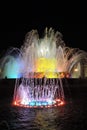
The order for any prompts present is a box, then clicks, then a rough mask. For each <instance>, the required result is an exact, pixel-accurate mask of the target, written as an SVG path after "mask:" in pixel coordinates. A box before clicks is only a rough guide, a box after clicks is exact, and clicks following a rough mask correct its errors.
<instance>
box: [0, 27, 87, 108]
mask: <svg viewBox="0 0 87 130" xmlns="http://www.w3.org/2000/svg"><path fill="white" fill-rule="evenodd" d="M83 59H84V60H85V61H87V53H86V52H84V51H82V50H79V49H77V48H75V49H72V48H69V47H66V46H65V43H64V41H63V40H62V34H61V33H59V32H56V33H55V32H54V30H53V29H52V28H50V29H49V30H47V28H46V30H45V35H44V37H43V38H42V39H40V38H39V35H38V32H37V30H32V31H31V32H29V33H27V35H26V37H25V42H24V45H23V46H22V47H21V49H18V48H12V49H11V50H10V51H8V54H7V55H6V56H5V57H4V58H2V59H1V65H0V66H1V74H0V75H1V77H2V78H4V77H5V76H7V78H11V77H13V78H17V79H16V84H15V90H14V102H15V105H28V106H41V105H42V106H45V105H53V104H55V105H57V101H61V102H60V103H61V104H62V103H63V102H62V101H63V100H64V92H63V86H62V82H61V80H60V78H64V77H67V74H71V73H72V70H73V68H74V66H75V65H76V64H77V63H80V61H81V60H83ZM79 68H80V67H79ZM43 77H45V78H44V80H42V79H43ZM18 78H21V79H18ZM48 79H49V80H48ZM38 80H39V81H38ZM48 81H49V82H48ZM38 82H39V83H38ZM58 104H59V102H58Z"/></svg>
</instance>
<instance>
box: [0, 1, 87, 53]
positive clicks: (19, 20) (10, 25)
mask: <svg viewBox="0 0 87 130" xmlns="http://www.w3.org/2000/svg"><path fill="white" fill-rule="evenodd" d="M71 5H72V4H71ZM10 7H11V8H9V7H7V8H6V9H5V12H3V10H1V12H0V13H1V15H0V18H1V21H0V52H1V53H0V54H3V52H5V51H6V50H7V49H8V48H10V47H18V48H20V47H21V45H22V44H23V42H24V38H25V34H26V33H27V32H29V31H31V30H32V29H37V30H38V33H39V35H40V36H42V35H43V31H44V29H45V28H46V27H48V28H50V27H52V28H53V29H54V30H55V31H59V32H61V33H62V35H63V40H64V41H65V43H66V46H69V47H74V48H80V49H81V50H85V51H87V48H86V44H87V23H86V11H85V10H81V8H80V7H79V5H78V8H77V6H76V7H73V8H72V9H71V7H72V6H69V8H68V9H67V7H66V6H65V8H64V5H61V4H57V2H56V3H55V2H53V3H52V2H51V3H49V2H45V1H44V2H38V3H36V2H35V1H32V3H29V4H28V7H27V6H25V5H23V6H21V5H17V7H16V6H14V7H13V6H10ZM83 8H84V7H83Z"/></svg>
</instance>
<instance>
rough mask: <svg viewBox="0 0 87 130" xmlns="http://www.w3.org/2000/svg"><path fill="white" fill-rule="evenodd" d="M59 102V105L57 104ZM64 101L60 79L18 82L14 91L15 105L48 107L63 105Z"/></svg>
mask: <svg viewBox="0 0 87 130" xmlns="http://www.w3.org/2000/svg"><path fill="white" fill-rule="evenodd" d="M56 100H59V103H57V102H56ZM63 101H64V91H63V86H62V82H61V80H59V79H46V78H44V79H26V78H23V79H21V81H20V80H19V79H17V80H16V86H15V91H14V102H15V105H23V106H24V105H25V106H26V105H28V106H47V105H54V104H55V105H59V104H60V105H61V102H63Z"/></svg>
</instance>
